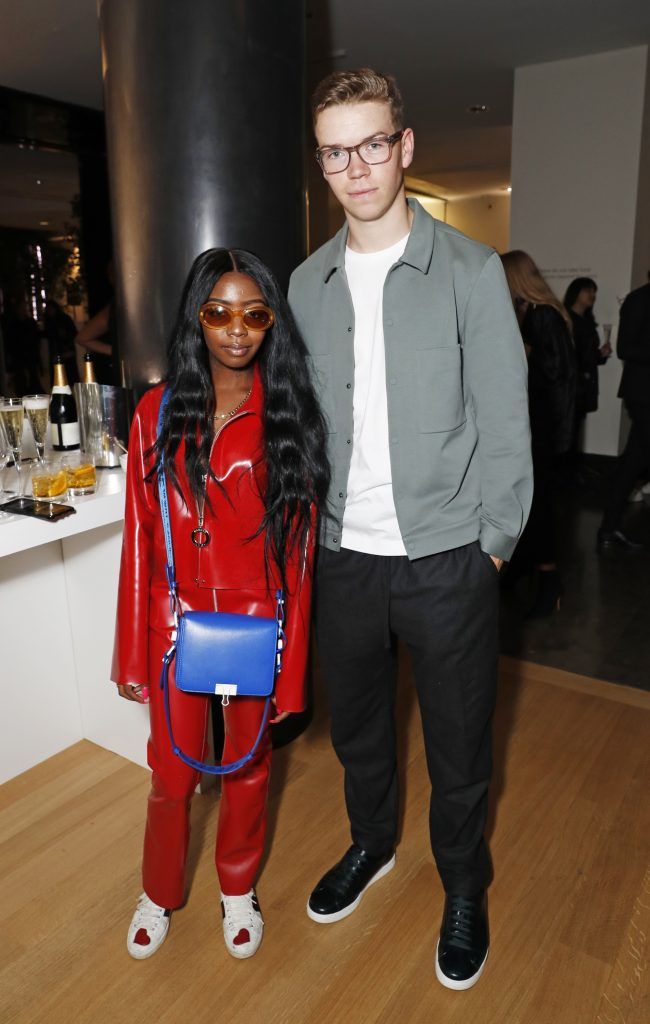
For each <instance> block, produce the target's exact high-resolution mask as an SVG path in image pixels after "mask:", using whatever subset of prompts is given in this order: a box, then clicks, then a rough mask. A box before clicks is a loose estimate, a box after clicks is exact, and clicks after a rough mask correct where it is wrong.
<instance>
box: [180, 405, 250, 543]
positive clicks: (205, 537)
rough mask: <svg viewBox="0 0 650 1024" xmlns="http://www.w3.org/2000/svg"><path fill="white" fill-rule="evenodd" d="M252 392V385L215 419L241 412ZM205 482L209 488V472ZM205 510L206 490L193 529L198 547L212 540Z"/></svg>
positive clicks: (226, 418)
mask: <svg viewBox="0 0 650 1024" xmlns="http://www.w3.org/2000/svg"><path fill="white" fill-rule="evenodd" d="M252 393H253V388H252V387H251V388H250V390H249V391H248V392H247V394H245V395H244V397H243V398H242V400H241V402H240V403H239V405H236V406H235V408H234V409H231V410H230V412H218V413H217V412H216V413H215V414H214V416H213V419H214V420H229V419H231V418H232V417H233V416H234V415H235V413H237V412H239V410H240V409H241V408H242V406H244V405H245V404H246V402H247V401H248V399H249V398H250V397H251V394H252ZM224 425H225V424H224ZM219 430H221V427H220V428H219ZM219 430H218V431H217V433H216V434H215V436H214V440H213V442H212V444H213V445H214V442H215V441H216V439H217V435H218V434H219ZM210 455H212V448H210ZM203 482H204V486H205V488H206V489H207V486H208V479H207V474H206V476H205V477H204V478H203ZM204 512H205V492H204V495H203V501H202V502H201V508H200V511H199V524H198V526H196V527H195V528H194V529H193V530H192V544H194V545H195V547H197V548H205V547H207V545H208V544H209V543H210V540H211V537H210V531H209V530H206V528H205V526H204V525H203V518H204Z"/></svg>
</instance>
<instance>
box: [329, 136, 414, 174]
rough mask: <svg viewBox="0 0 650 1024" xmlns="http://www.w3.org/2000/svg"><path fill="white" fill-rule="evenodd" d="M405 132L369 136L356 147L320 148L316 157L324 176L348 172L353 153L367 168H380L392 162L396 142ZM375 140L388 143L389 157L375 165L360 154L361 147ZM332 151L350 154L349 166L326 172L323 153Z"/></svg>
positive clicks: (376, 162)
mask: <svg viewBox="0 0 650 1024" xmlns="http://www.w3.org/2000/svg"><path fill="white" fill-rule="evenodd" d="M405 131H406V128H400V130H399V131H398V132H393V134H392V135H386V133H385V132H375V134H374V135H369V136H368V138H367V139H362V140H361V142H359V143H358V145H356V146H320V147H319V148H318V149H317V150H316V152H315V154H314V155H315V157H316V160H317V161H318V166H319V167H320V169H321V170H322V172H323V174H327V175H330V174H341V173H342V172H343V171H347V169H348V167H349V166H350V160H351V159H352V154H353V153H356V154H357V156H358V157H359V159H360V160H363V162H364V164H365V165H366V167H379V166H380V165H381V164H387V163H388V161H389V160H390V158H391V157H392V155H393V146H394V145H395V143H396V142H399V141H400V139H401V138H402V136H403V135H404V132H405ZM373 139H381V140H382V141H383V142H387V143H388V156H387V157H386V159H385V160H376V161H375V163H370V161H369V160H365V159H364V158H363V157H362V156H361V153H360V152H359V150H360V149H361V147H362V146H365V145H366V143H368V142H372V141H373ZM332 149H334V150H337V149H338V150H341V151H345V152H346V153H347V154H348V162H347V164H346V165H345V167H340V168H339V169H338V171H326V170H325V168H324V167H323V153H324V152H327V150H332Z"/></svg>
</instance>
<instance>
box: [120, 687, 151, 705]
mask: <svg viewBox="0 0 650 1024" xmlns="http://www.w3.org/2000/svg"><path fill="white" fill-rule="evenodd" d="M117 692H118V693H119V695H120V697H124V699H125V700H134V701H136V702H137V703H138V704H148V703H149V687H148V686H147V685H146V684H145V683H124V684H122V683H118V686H117Z"/></svg>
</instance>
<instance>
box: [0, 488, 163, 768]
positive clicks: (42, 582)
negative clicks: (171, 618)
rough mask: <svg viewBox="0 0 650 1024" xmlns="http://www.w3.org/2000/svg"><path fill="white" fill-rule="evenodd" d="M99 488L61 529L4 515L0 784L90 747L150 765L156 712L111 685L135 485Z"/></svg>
mask: <svg viewBox="0 0 650 1024" xmlns="http://www.w3.org/2000/svg"><path fill="white" fill-rule="evenodd" d="M97 478H98V488H97V492H96V493H95V494H93V495H88V496H86V497H83V498H77V499H75V500H74V502H72V501H71V502H70V504H74V507H75V509H76V510H77V511H76V513H75V515H71V516H67V517H66V518H65V519H62V520H61V521H60V522H53V523H50V522H38V521H37V520H35V519H30V518H28V517H27V516H16V515H7V514H5V513H2V507H1V505H0V629H1V630H2V647H1V648H0V680H1V682H0V783H1V782H5V781H7V780H8V779H10V778H13V777H14V776H16V775H18V774H19V773H21V772H23V771H25V770H26V769H27V768H31V767H32V766H33V765H35V764H39V763H40V762H41V761H44V760H45V759H46V758H48V757H50V756H52V755H53V754H55V753H58V751H60V750H63V749H64V748H65V747H68V746H70V745H71V744H72V743H76V742H77V741H78V740H80V739H83V738H85V739H89V740H92V741H93V742H94V743H97V744H99V745H100V746H103V747H106V748H107V749H109V750H113V751H115V752H116V753H118V754H121V755H122V756H123V757H127V758H129V760H132V761H135V762H136V763H138V764H141V765H145V764H146V741H147V735H148V732H149V725H148V711H147V708H146V706H143V705H139V704H135V703H134V702H132V701H125V700H122V699H120V698H119V697H118V695H117V689H116V687H115V685H114V684H113V683H111V682H110V665H111V653H112V647H113V631H114V628H115V607H116V600H117V583H118V575H119V566H120V552H121V544H122V523H123V518H124V487H125V476H124V473H123V471H122V470H121V469H100V470H98V471H97ZM5 479H6V477H5ZM4 497H5V496H4V495H3V496H2V498H4Z"/></svg>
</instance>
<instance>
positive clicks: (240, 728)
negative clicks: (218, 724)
mask: <svg viewBox="0 0 650 1024" xmlns="http://www.w3.org/2000/svg"><path fill="white" fill-rule="evenodd" d="M217 595H218V606H219V610H220V611H228V612H245V613H249V614H251V613H252V614H262V615H264V614H266V615H268V614H272V613H273V612H272V609H271V606H270V605H269V604H268V599H266V600H265V598H266V594H259V592H258V593H257V594H255V593H252V594H246V593H242V591H222V590H220V591H218V592H216V594H215V592H214V591H212V590H209V589H208V590H206V589H200V588H198V587H197V588H196V589H193V590H192V591H191V592H190V591H188V590H184V591H183V592H182V593H181V595H180V596H181V604H182V606H183V609H184V610H186V611H187V610H189V609H192V610H193V611H214V608H215V597H216V596H217ZM170 626H171V621H170V615H169V599H168V596H167V592H166V590H165V589H163V588H162V587H160V588H159V587H153V588H152V598H151V604H150V631H149V701H150V703H149V712H150V725H151V735H150V738H149V744H148V748H147V755H148V762H149V767H150V768H151V771H152V782H151V793H150V794H149V800H148V806H147V826H146V831H145V841H144V857H143V864H142V880H143V886H144V891H145V892H146V894H147V895H148V896H149V898H150V899H152V900H153V901H154V902H155V903H157V904H158V905H159V906H161V907H167V908H169V909H174V908H175V907H179V906H181V905H182V903H183V902H184V899H185V863H186V859H187V848H188V844H189V836H190V824H189V810H190V803H191V800H192V796H193V794H194V790H195V789H196V786H197V784H198V782H199V777H200V776H199V772H197V771H195V770H194V769H192V768H190V767H188V766H187V765H186V764H184V763H183V762H182V761H181V760H180V758H179V757H177V756H176V755H175V754H174V753H173V752H172V748H171V744H170V740H169V733H168V730H167V722H166V719H165V708H164V701H163V693H162V690H161V689H160V668H161V661H162V656H163V654H164V652H165V651H166V650H167V649H168V647H169V644H170V636H169V628H170ZM169 683H170V686H169V693H170V704H171V716H172V724H173V727H174V738H175V740H176V743H177V744H178V745H179V746H180V748H181V750H183V751H184V752H185V753H186V754H189V756H190V757H193V758H195V759H199V760H203V759H204V757H205V753H206V746H207V743H206V734H207V722H208V698H204V697H199V696H196V695H194V694H186V693H181V692H180V690H177V689H176V685H175V681H174V668H173V663H172V666H171V669H170V674H169ZM263 710H264V701H263V700H259V699H258V698H248V697H235V698H234V699H232V700H231V702H230V704H229V705H228V707H227V708H224V719H225V732H226V739H225V744H224V749H223V760H224V762H228V761H234V760H237V759H238V758H239V757H242V756H243V755H244V754H246V753H247V751H248V750H250V748H251V747H252V745H253V743H254V741H255V738H256V737H257V733H258V731H259V727H260V722H261V716H262V713H263ZM270 766H271V744H270V741H269V736H268V731H267V735H266V737H264V738H263V739H262V741H261V742H260V746H259V748H258V751H257V753H256V755H255V757H254V758H253V760H252V761H250V762H249V763H248V764H247V765H246V766H245V767H244V768H242V769H240V770H239V771H237V772H233V773H232V774H231V775H224V776H222V779H221V800H220V808H219V824H218V827H217V842H216V852H215V861H216V866H217V873H218V875H219V882H220V885H221V891H222V892H223V893H224V894H225V895H227V896H238V895H241V894H243V893H246V892H248V890H249V889H250V888H251V886H253V885H254V883H255V880H256V876H257V872H258V870H259V865H260V861H261V858H262V854H263V852H264V839H265V834H266V800H267V792H268V782H269V771H270Z"/></svg>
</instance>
